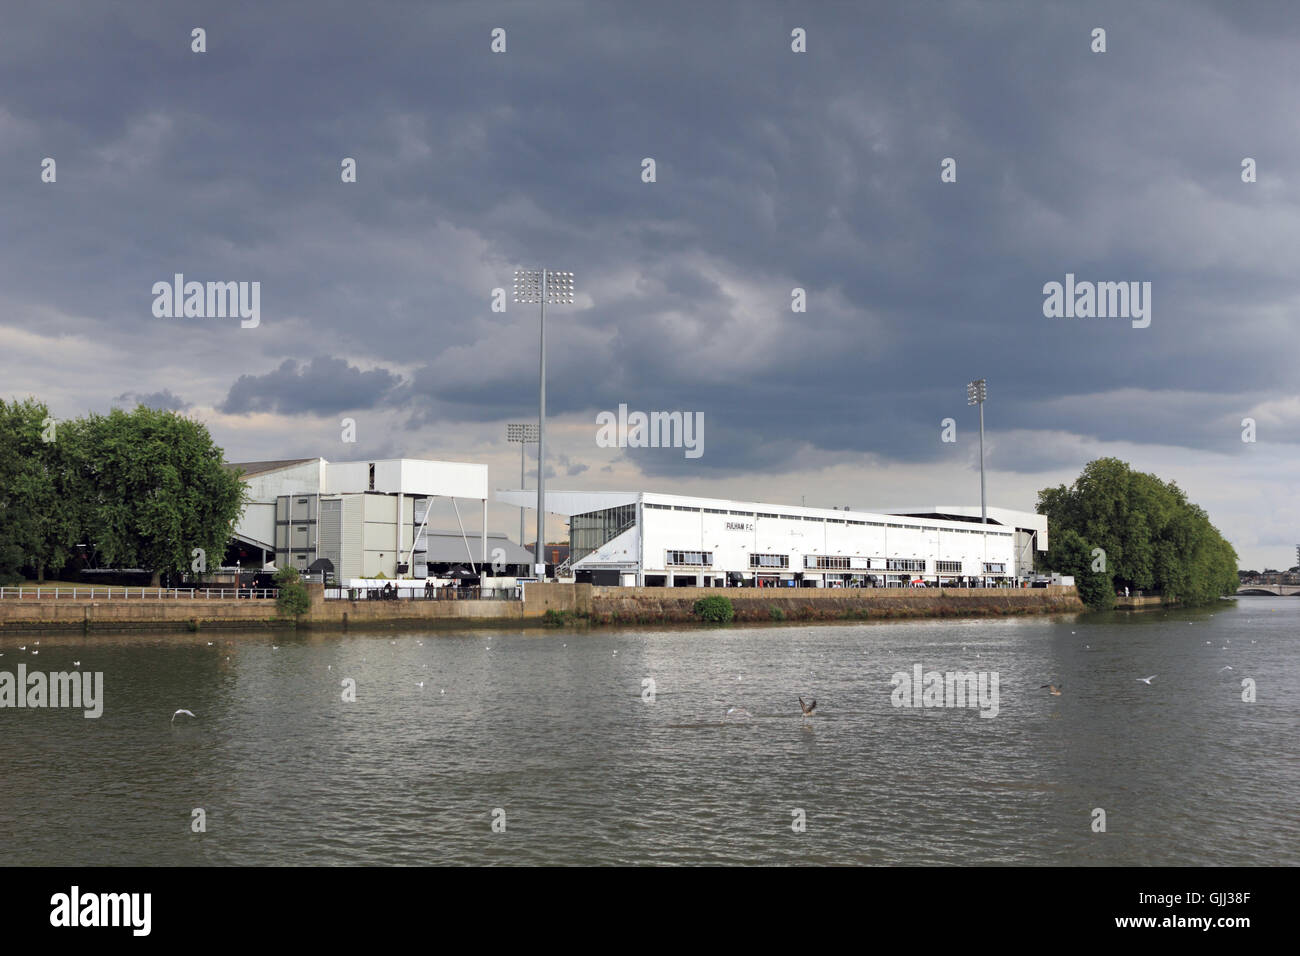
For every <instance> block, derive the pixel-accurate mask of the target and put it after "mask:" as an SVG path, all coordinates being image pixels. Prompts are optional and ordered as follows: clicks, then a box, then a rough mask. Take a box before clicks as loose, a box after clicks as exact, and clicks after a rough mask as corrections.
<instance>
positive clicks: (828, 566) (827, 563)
mask: <svg viewBox="0 0 1300 956" xmlns="http://www.w3.org/2000/svg"><path fill="white" fill-rule="evenodd" d="M803 566H804V567H805V568H819V569H822V570H826V571H847V570H848V569H849V559H848V556H847V555H839V554H810V555H806V556H805V557H804V559H803Z"/></svg>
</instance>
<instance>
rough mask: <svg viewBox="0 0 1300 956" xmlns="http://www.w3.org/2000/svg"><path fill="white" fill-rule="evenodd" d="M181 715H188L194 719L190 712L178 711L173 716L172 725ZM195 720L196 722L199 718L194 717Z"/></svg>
mask: <svg viewBox="0 0 1300 956" xmlns="http://www.w3.org/2000/svg"><path fill="white" fill-rule="evenodd" d="M181 714H188V715H189V716H190V717H194V714H192V713H190V711H188V710H178V711H176V713H174V714H172V723H173V724H174V723H176V718H177V717H179V716H180V715H181ZM194 719H195V720H198V718H197V717H194Z"/></svg>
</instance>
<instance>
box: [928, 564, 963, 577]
mask: <svg viewBox="0 0 1300 956" xmlns="http://www.w3.org/2000/svg"><path fill="white" fill-rule="evenodd" d="M934 569H935V570H936V571H938V572H940V573H946V574H960V573H961V562H960V561H936V562H934Z"/></svg>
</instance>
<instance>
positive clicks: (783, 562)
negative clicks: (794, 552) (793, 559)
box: [749, 554, 790, 568]
mask: <svg viewBox="0 0 1300 956" xmlns="http://www.w3.org/2000/svg"><path fill="white" fill-rule="evenodd" d="M749 566H750V567H751V568H788V567H789V566H790V555H788V554H751V555H750V556H749Z"/></svg>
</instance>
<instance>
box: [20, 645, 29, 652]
mask: <svg viewBox="0 0 1300 956" xmlns="http://www.w3.org/2000/svg"><path fill="white" fill-rule="evenodd" d="M18 649H19V650H20V651H25V650H27V645H26V644H24V645H23V646H22V647H20V648H18Z"/></svg>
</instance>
